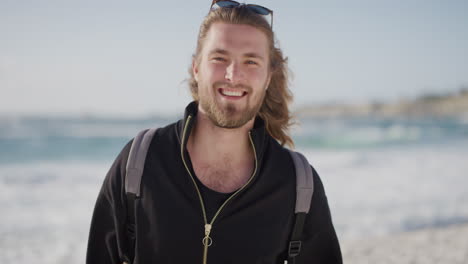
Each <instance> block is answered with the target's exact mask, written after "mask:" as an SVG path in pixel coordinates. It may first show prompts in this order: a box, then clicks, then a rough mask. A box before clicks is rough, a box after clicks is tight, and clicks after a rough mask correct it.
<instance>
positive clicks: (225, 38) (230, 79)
mask: <svg viewBox="0 0 468 264" xmlns="http://www.w3.org/2000/svg"><path fill="white" fill-rule="evenodd" d="M192 71H193V75H194V78H195V80H196V81H197V83H198V98H199V111H200V112H201V113H203V114H206V115H207V116H208V117H209V119H210V120H211V121H212V122H213V123H214V124H215V125H216V126H219V127H223V128H238V127H241V126H243V125H245V124H246V123H247V122H249V121H250V120H253V119H254V118H255V116H256V114H257V113H258V111H259V109H260V107H261V105H262V103H263V99H264V97H265V92H266V89H267V87H268V84H269V82H270V70H269V46H268V40H267V37H266V35H265V33H263V32H262V31H260V30H259V29H256V28H255V27H252V26H249V25H239V24H226V23H214V24H212V25H211V27H210V29H209V31H208V34H207V36H206V39H205V40H204V43H203V48H202V50H201V53H200V55H199V57H198V60H197V61H195V62H194V63H193V65H192Z"/></svg>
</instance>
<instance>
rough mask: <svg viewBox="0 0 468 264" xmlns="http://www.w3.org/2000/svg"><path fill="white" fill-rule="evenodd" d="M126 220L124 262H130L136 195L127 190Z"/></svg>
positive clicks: (131, 257) (132, 249) (132, 255)
mask: <svg viewBox="0 0 468 264" xmlns="http://www.w3.org/2000/svg"><path fill="white" fill-rule="evenodd" d="M126 194H127V222H126V225H125V226H126V230H125V231H126V232H127V238H128V240H127V245H125V248H126V250H125V251H126V252H125V256H124V258H125V260H124V261H125V262H127V263H129V264H130V263H132V262H133V261H132V260H133V258H134V255H135V239H136V230H135V228H136V225H135V199H136V195H135V194H134V193H129V192H127V193H126Z"/></svg>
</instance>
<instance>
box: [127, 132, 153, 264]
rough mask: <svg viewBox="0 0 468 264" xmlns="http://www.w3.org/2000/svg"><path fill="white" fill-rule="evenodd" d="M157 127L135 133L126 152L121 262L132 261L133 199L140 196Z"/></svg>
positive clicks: (133, 239)
mask: <svg viewBox="0 0 468 264" xmlns="http://www.w3.org/2000/svg"><path fill="white" fill-rule="evenodd" d="M156 130H157V128H151V129H146V130H143V131H141V132H139V133H138V134H137V136H136V137H135V139H133V142H132V146H131V148H130V152H129V154H128V160H127V167H126V174H125V194H126V196H127V221H126V228H127V230H126V231H127V238H128V247H127V250H126V251H127V252H125V253H124V262H123V263H132V262H133V261H132V260H133V258H134V255H135V252H134V251H135V239H136V237H135V234H136V233H135V200H136V199H137V198H139V197H140V184H141V177H142V176H143V169H144V168H145V160H146V156H147V154H148V148H149V145H150V144H151V141H152V139H153V136H154V134H155V132H156Z"/></svg>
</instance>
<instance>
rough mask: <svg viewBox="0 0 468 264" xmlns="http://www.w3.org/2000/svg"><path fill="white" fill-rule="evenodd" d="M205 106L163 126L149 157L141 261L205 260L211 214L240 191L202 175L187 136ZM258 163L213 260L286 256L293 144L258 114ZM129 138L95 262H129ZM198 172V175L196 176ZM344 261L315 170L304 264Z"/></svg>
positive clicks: (109, 183)
mask: <svg viewBox="0 0 468 264" xmlns="http://www.w3.org/2000/svg"><path fill="white" fill-rule="evenodd" d="M196 114H197V105H196V104H195V103H191V104H190V105H189V106H187V108H186V113H185V117H184V119H182V120H179V121H178V122H176V123H173V124H171V125H168V126H166V127H164V128H161V129H159V130H158V131H157V132H156V134H155V136H154V137H153V140H152V142H151V144H150V147H149V150H148V155H147V157H146V162H145V167H144V172H143V177H142V183H141V197H140V198H139V199H137V200H136V204H135V208H136V209H135V210H136V217H135V219H136V245H135V250H134V252H135V259H134V261H133V263H134V264H147V263H148V264H149V263H158V264H159V263H184V264H185V263H200V264H201V263H202V258H203V244H202V239H203V237H204V236H205V235H204V231H205V229H204V226H205V220H204V215H203V211H202V206H201V202H200V198H199V195H198V192H197V190H196V188H195V184H196V185H197V186H198V189H199V191H200V195H201V197H202V201H203V204H204V207H205V208H206V214H205V215H206V218H207V221H208V222H210V221H211V220H212V218H213V216H215V214H216V212H217V211H218V209H219V207H220V206H221V205H222V204H223V203H224V202H225V201H226V200H227V199H228V198H229V197H231V196H232V194H222V193H218V192H216V191H213V190H211V189H209V188H207V187H206V186H204V185H203V184H202V183H201V182H200V181H199V180H198V179H197V177H196V176H195V173H194V171H193V168H192V165H191V162H190V157H189V155H188V152H187V150H186V143H187V139H188V135H189V134H190V129H191V127H192V125H193V121H194V120H195V116H196ZM250 139H251V143H252V145H253V147H254V152H255V156H256V169H255V173H254V175H253V176H252V177H253V178H252V180H251V181H250V183H248V185H247V186H246V187H245V188H243V189H242V190H241V191H239V192H238V193H236V194H234V196H233V197H232V198H231V199H230V200H229V201H228V202H227V203H226V205H225V206H224V207H223V208H222V210H221V211H220V212H219V214H218V215H217V216H216V220H215V221H214V223H213V225H212V230H211V233H210V237H211V238H212V245H211V246H210V247H209V248H208V254H207V263H208V264H227V263H239V264H240V263H242V264H250V263H252V264H253V263H265V264H266V263H268V264H271V263H283V261H284V260H285V259H286V254H287V248H288V243H289V239H290V236H291V229H292V226H293V222H294V207H295V198H296V191H295V188H296V181H295V179H296V178H295V169H294V164H293V161H292V159H291V157H290V154H289V153H288V151H287V150H286V149H285V148H283V147H282V146H281V145H280V144H278V142H277V141H276V140H275V139H273V138H272V137H271V136H270V135H269V134H268V133H267V132H266V129H265V126H264V123H263V121H262V120H261V119H260V118H257V119H256V121H255V124H254V128H253V129H252V130H251V131H250ZM130 146H131V142H129V143H128V144H127V145H126V146H125V147H124V149H123V150H122V152H121V153H120V154H119V156H118V157H117V159H116V160H115V162H114V164H113V165H112V167H111V169H110V170H109V172H108V173H107V176H106V178H105V180H104V183H103V186H102V189H101V191H100V193H99V196H98V198H97V202H96V206H95V209H94V215H93V218H92V223H91V229H90V235H89V241H88V250H87V258H86V263H87V264H107V263H113V264H117V263H122V260H123V255H124V252H125V250H126V248H127V246H126V245H127V241H128V240H127V237H126V231H125V230H126V225H125V220H126V214H127V209H126V195H125V191H124V185H125V184H124V182H125V178H124V177H125V167H126V161H127V158H128V153H129V150H130ZM190 174H191V175H192V176H193V177H192V176H191V175H190ZM303 263H304V264H305V263H314V264H335V263H336V264H338V263H342V257H341V251H340V246H339V243H338V239H337V236H336V233H335V230H334V227H333V224H332V220H331V215H330V210H329V207H328V202H327V198H326V196H325V192H324V188H323V185H322V182H321V180H320V178H319V176H318V174H317V173H316V172H315V171H314V194H313V197H312V203H311V208H310V211H309V214H308V215H307V218H306V221H305V226H304V230H303V234H302V250H301V253H300V255H299V256H298V257H296V264H303Z"/></svg>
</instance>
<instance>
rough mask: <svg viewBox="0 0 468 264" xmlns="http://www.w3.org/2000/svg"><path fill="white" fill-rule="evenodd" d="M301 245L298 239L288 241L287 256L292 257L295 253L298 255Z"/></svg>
mask: <svg viewBox="0 0 468 264" xmlns="http://www.w3.org/2000/svg"><path fill="white" fill-rule="evenodd" d="M301 246H302V242H301V241H300V240H295V241H291V242H289V250H288V256H289V257H290V258H294V257H296V256H297V255H299V252H301Z"/></svg>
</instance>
